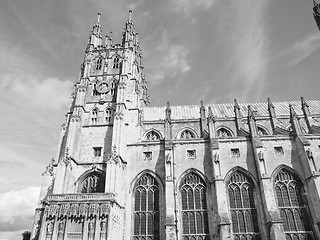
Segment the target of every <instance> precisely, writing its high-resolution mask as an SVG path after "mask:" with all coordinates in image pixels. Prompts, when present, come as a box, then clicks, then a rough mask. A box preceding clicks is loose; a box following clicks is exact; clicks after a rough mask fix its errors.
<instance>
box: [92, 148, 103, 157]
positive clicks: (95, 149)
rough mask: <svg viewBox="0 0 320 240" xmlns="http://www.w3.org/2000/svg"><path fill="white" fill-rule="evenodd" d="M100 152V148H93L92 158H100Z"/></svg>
mask: <svg viewBox="0 0 320 240" xmlns="http://www.w3.org/2000/svg"><path fill="white" fill-rule="evenodd" d="M101 150H102V147H94V148H93V156H94V157H101Z"/></svg>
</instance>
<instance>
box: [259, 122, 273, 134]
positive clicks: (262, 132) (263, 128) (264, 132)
mask: <svg viewBox="0 0 320 240" xmlns="http://www.w3.org/2000/svg"><path fill="white" fill-rule="evenodd" d="M259 130H260V131H261V135H262V136H267V135H270V133H269V131H268V129H267V128H265V127H264V126H262V125H260V124H259V125H257V131H258V134H259V132H260V131H259Z"/></svg>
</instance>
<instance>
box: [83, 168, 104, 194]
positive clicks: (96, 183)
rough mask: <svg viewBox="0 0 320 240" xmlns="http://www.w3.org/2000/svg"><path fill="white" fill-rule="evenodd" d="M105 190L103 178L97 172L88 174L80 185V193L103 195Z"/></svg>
mask: <svg viewBox="0 0 320 240" xmlns="http://www.w3.org/2000/svg"><path fill="white" fill-rule="evenodd" d="M104 188H105V177H104V176H103V175H102V174H100V173H97V172H93V173H91V174H89V175H88V176H87V177H86V178H85V179H84V180H83V181H82V182H81V184H80V188H79V191H80V192H81V193H103V192H104Z"/></svg>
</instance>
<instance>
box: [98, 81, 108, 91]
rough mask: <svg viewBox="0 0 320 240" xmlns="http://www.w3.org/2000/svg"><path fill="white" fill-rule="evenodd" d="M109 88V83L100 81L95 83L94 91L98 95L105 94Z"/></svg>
mask: <svg viewBox="0 0 320 240" xmlns="http://www.w3.org/2000/svg"><path fill="white" fill-rule="evenodd" d="M110 87H111V84H110V83H108V82H106V81H102V82H99V83H97V85H96V90H97V91H98V92H99V93H106V92H109V90H110Z"/></svg>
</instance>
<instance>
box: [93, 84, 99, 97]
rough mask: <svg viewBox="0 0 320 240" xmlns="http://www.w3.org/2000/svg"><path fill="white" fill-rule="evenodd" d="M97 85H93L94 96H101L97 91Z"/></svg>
mask: <svg viewBox="0 0 320 240" xmlns="http://www.w3.org/2000/svg"><path fill="white" fill-rule="evenodd" d="M96 85H97V84H96V83H93V84H92V96H98V95H100V93H99V92H98V91H97V89H96Z"/></svg>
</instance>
